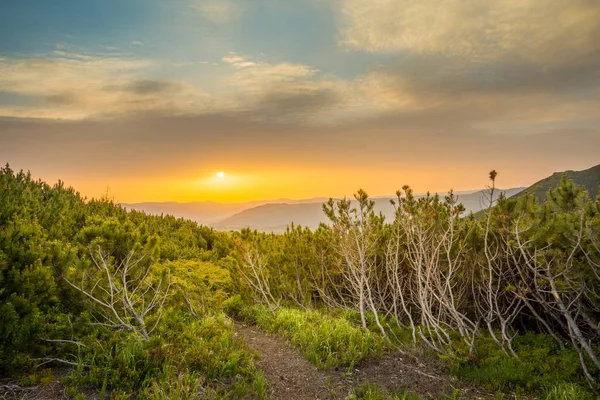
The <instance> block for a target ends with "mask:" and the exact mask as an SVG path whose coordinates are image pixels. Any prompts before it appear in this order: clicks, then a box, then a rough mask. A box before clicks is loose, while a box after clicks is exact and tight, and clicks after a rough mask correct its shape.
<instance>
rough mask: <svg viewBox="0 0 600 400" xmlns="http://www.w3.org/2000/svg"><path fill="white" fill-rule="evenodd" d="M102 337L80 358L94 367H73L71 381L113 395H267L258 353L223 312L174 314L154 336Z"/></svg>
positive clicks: (147, 396)
mask: <svg viewBox="0 0 600 400" xmlns="http://www.w3.org/2000/svg"><path fill="white" fill-rule="evenodd" d="M101 339H102V340H96V338H90V340H89V342H88V343H86V344H87V346H88V347H87V348H86V349H85V352H83V354H81V358H80V359H81V363H82V365H83V364H86V365H89V366H90V367H86V368H78V369H77V370H75V371H73V373H72V374H71V375H70V376H69V377H68V378H67V379H65V383H66V384H67V385H69V386H72V387H73V386H78V385H90V386H94V387H96V388H99V389H100V388H102V389H101V391H102V392H106V393H110V396H111V398H131V395H133V394H134V393H135V394H136V398H137V399H151V400H153V399H165V398H172V399H196V398H200V397H208V398H220V399H238V398H247V397H251V398H259V399H261V398H264V397H265V394H266V390H265V381H264V378H263V376H262V374H261V373H260V372H259V371H257V370H256V368H255V366H254V354H253V353H252V352H251V351H250V350H249V349H248V348H247V347H246V345H245V343H243V342H242V341H240V340H238V339H236V338H235V331H234V327H233V323H232V321H231V320H230V319H229V318H228V317H227V316H225V315H224V314H209V315H206V316H204V317H202V318H193V317H191V316H190V315H189V314H184V313H179V314H178V313H173V314H170V315H168V316H167V317H166V318H165V319H164V321H163V322H162V323H161V327H160V330H159V331H158V332H157V333H156V335H155V337H153V338H152V340H150V341H141V340H139V338H138V337H136V336H134V335H131V334H125V333H123V332H116V333H115V334H113V335H111V336H109V337H103V338H101ZM200 395H202V396H200Z"/></svg>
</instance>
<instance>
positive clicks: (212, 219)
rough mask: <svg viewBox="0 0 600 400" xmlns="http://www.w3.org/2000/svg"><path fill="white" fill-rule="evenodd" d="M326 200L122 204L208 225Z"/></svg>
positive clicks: (130, 207)
mask: <svg viewBox="0 0 600 400" xmlns="http://www.w3.org/2000/svg"><path fill="white" fill-rule="evenodd" d="M326 200H327V199H326V198H312V199H304V200H292V199H278V200H262V201H261V200H259V201H250V202H244V203H217V202H213V201H204V202H191V203H178V202H145V203H131V204H128V203H122V204H121V205H122V206H123V207H125V209H126V210H136V211H143V212H145V213H146V214H150V215H161V214H162V215H173V216H175V217H177V218H184V219H189V220H192V221H195V222H198V223H199V224H203V225H210V224H213V223H216V222H219V221H222V220H224V219H226V218H228V217H231V216H232V215H235V214H237V213H239V212H241V211H243V210H246V209H249V208H253V207H259V206H262V205H264V204H270V203H285V204H303V203H318V202H323V201H326Z"/></svg>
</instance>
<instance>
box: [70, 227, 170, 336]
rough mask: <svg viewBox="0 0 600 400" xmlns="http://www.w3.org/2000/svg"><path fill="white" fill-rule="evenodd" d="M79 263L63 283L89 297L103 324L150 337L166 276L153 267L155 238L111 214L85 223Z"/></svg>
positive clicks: (165, 291) (158, 315) (164, 293)
mask: <svg viewBox="0 0 600 400" xmlns="http://www.w3.org/2000/svg"><path fill="white" fill-rule="evenodd" d="M80 240H81V241H82V242H83V243H85V256H84V257H83V259H84V260H86V261H88V262H84V263H83V264H82V265H81V266H80V268H79V269H76V268H72V269H71V270H70V271H68V273H67V276H65V280H66V282H67V283H68V284H69V285H70V286H71V287H72V288H74V289H75V290H77V291H79V292H80V293H82V294H83V295H84V296H85V298H87V299H88V301H89V304H90V306H91V307H92V308H93V309H95V310H96V311H97V312H98V314H100V315H101V316H102V319H103V320H104V322H102V323H101V324H102V325H106V326H109V327H112V328H116V329H125V330H128V331H131V332H133V333H135V334H136V335H138V336H139V337H141V338H143V339H144V340H149V339H150V335H151V334H152V332H153V331H154V330H155V329H156V327H157V326H158V323H159V322H160V319H161V316H162V312H163V306H164V303H165V301H166V299H167V297H168V296H169V289H170V287H171V280H170V275H169V272H168V271H165V272H163V273H162V274H160V275H159V276H157V275H156V274H155V273H154V271H153V266H154V262H155V256H156V250H157V247H158V238H157V237H156V236H152V237H150V238H144V237H142V236H141V235H140V233H139V232H138V231H137V230H136V229H135V227H134V226H133V225H132V224H130V223H128V222H126V223H124V224H122V223H119V221H117V220H116V219H108V220H106V221H98V220H95V221H93V222H92V225H91V226H89V227H87V228H84V230H82V233H81V234H80Z"/></svg>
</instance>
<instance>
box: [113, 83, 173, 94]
mask: <svg viewBox="0 0 600 400" xmlns="http://www.w3.org/2000/svg"><path fill="white" fill-rule="evenodd" d="M179 88H180V86H179V85H177V84H176V83H175V82H171V81H167V80H155V79H140V80H136V81H132V82H129V83H127V84H125V85H123V86H121V87H118V88H116V89H118V90H122V91H124V92H130V93H133V94H137V95H140V96H148V95H155V94H164V93H169V92H174V91H177V90H178V89H179Z"/></svg>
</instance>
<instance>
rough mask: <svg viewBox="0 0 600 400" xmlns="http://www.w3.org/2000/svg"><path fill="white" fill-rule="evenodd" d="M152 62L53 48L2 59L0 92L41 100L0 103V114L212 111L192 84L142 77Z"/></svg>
mask: <svg viewBox="0 0 600 400" xmlns="http://www.w3.org/2000/svg"><path fill="white" fill-rule="evenodd" d="M155 67H156V63H155V62H153V61H150V60H143V59H134V58H129V57H124V56H113V55H110V56H106V55H89V54H76V53H65V52H58V53H57V52H54V53H53V54H50V55H44V56H37V57H28V58H0V92H8V93H13V94H14V95H15V96H28V97H31V98H39V99H40V100H41V101H40V102H37V103H36V102H31V104H30V105H18V104H13V105H11V104H4V105H0V115H2V116H12V117H23V118H59V119H83V118H107V117H111V118H112V117H119V116H124V115H130V114H135V113H145V112H151V111H156V112H158V113H161V112H167V113H173V114H177V113H186V112H198V111H200V112H210V110H211V108H212V107H213V105H212V104H216V102H214V101H211V100H210V96H209V95H208V94H207V93H205V92H203V91H202V90H201V89H199V88H198V87H196V86H192V85H189V84H186V83H182V82H176V81H172V80H168V79H151V78H145V77H144V76H147V75H149V74H151V73H152V69H153V68H155Z"/></svg>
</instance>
